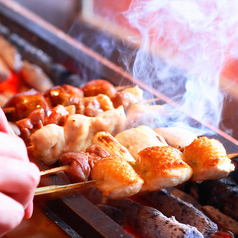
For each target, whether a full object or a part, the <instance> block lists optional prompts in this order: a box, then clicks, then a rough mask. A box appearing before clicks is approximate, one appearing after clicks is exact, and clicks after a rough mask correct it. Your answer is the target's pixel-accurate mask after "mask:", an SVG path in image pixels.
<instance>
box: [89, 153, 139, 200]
mask: <svg viewBox="0 0 238 238" xmlns="http://www.w3.org/2000/svg"><path fill="white" fill-rule="evenodd" d="M91 177H92V179H93V180H99V181H101V182H99V183H97V184H96V185H95V186H96V187H97V188H98V189H99V190H100V191H101V192H102V193H103V195H104V196H108V197H109V198H112V199H119V198H123V197H130V196H132V195H134V194H136V193H137V192H138V191H139V190H140V189H141V187H142V184H143V180H142V179H141V178H140V177H139V175H138V174H137V173H136V172H135V171H134V169H133V168H132V167H131V166H130V165H129V163H127V162H126V161H125V160H123V159H122V158H120V157H118V156H109V157H106V158H102V159H101V160H99V161H98V162H96V163H95V165H94V168H93V169H92V171H91Z"/></svg>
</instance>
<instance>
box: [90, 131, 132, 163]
mask: <svg viewBox="0 0 238 238" xmlns="http://www.w3.org/2000/svg"><path fill="white" fill-rule="evenodd" d="M91 143H92V145H94V144H95V145H100V146H102V147H103V148H104V149H105V150H106V151H107V152H108V153H109V154H111V155H117V156H119V157H121V158H123V159H125V160H126V161H127V162H135V159H134V158H133V157H132V156H131V154H130V153H129V151H128V150H127V149H126V148H125V147H124V146H122V145H121V144H120V143H119V142H118V141H117V140H116V139H115V138H114V137H113V136H112V135H111V134H110V133H108V132H104V131H100V132H98V133H96V134H95V135H94V136H93V139H92V141H91Z"/></svg>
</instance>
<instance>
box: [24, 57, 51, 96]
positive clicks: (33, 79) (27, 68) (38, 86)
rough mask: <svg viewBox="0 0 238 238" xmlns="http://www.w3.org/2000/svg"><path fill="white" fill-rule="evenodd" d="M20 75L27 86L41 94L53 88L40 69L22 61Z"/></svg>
mask: <svg viewBox="0 0 238 238" xmlns="http://www.w3.org/2000/svg"><path fill="white" fill-rule="evenodd" d="M20 75H21V78H22V79H23V80H24V82H25V83H26V84H27V85H29V86H30V87H32V88H34V89H35V90H37V91H39V92H41V93H44V92H45V91H47V90H48V89H50V88H52V87H53V86H54V84H53V82H52V81H51V79H50V78H49V77H48V76H47V75H46V74H45V73H44V72H43V70H42V68H41V67H39V66H38V65H35V64H31V63H29V62H28V61H26V60H24V61H23V65H22V68H21V72H20Z"/></svg>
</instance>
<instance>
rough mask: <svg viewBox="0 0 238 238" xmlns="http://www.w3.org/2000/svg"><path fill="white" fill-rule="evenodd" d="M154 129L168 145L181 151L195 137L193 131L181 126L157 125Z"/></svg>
mask: <svg viewBox="0 0 238 238" xmlns="http://www.w3.org/2000/svg"><path fill="white" fill-rule="evenodd" d="M154 131H155V132H156V133H158V134H159V135H161V136H162V137H163V138H164V139H165V140H166V142H167V143H168V144H169V145H170V146H172V147H175V148H177V149H180V150H181V151H183V149H184V147H185V146H188V145H190V144H191V143H192V142H193V141H194V140H195V139H196V138H197V135H196V134H195V133H193V132H192V131H189V130H187V129H184V128H181V127H158V128H155V129H154Z"/></svg>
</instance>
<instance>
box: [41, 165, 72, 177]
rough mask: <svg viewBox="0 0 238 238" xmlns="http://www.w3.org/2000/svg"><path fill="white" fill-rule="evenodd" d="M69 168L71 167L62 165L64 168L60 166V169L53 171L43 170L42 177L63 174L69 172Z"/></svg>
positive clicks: (53, 169)
mask: <svg viewBox="0 0 238 238" xmlns="http://www.w3.org/2000/svg"><path fill="white" fill-rule="evenodd" d="M69 167H70V165H62V166H58V167H55V168H52V169H47V170H43V171H41V172H40V175H41V176H44V175H49V174H55V173H58V172H63V171H65V170H67V169H68V168H69Z"/></svg>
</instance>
